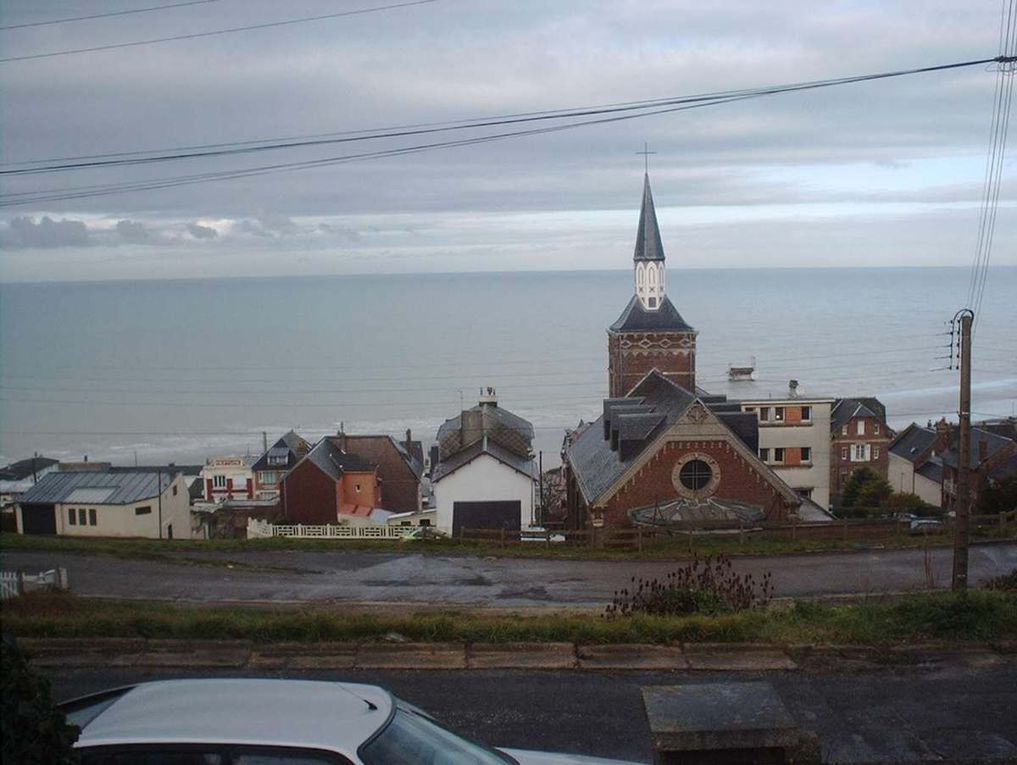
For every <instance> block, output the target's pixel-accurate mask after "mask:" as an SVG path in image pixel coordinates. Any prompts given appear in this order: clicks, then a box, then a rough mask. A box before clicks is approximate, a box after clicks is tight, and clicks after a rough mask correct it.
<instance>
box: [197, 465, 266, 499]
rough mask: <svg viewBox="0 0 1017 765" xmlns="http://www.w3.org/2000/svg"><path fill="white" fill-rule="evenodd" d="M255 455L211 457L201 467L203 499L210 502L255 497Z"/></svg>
mask: <svg viewBox="0 0 1017 765" xmlns="http://www.w3.org/2000/svg"><path fill="white" fill-rule="evenodd" d="M256 462H257V459H256V458H253V457H210V458H209V459H207V460H205V464H204V466H203V467H202V468H201V499H202V501H203V502H205V503H208V504H215V503H218V502H228V501H233V500H253V499H254V498H255V488H254V470H253V469H252V468H253V466H254V464H255V463H256Z"/></svg>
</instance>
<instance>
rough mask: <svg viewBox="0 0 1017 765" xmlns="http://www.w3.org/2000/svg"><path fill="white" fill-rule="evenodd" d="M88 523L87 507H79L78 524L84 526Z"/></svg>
mask: <svg viewBox="0 0 1017 765" xmlns="http://www.w3.org/2000/svg"><path fill="white" fill-rule="evenodd" d="M86 523H87V521H86V520H85V508H83V507H79V508H78V525H79V526H84V525H85V524H86Z"/></svg>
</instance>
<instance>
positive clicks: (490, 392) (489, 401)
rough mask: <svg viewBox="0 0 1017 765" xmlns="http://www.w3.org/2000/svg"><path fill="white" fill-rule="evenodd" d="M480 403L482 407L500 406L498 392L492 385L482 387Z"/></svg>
mask: <svg viewBox="0 0 1017 765" xmlns="http://www.w3.org/2000/svg"><path fill="white" fill-rule="evenodd" d="M480 405H481V406H482V407H485V406H498V394H497V393H496V392H495V390H494V388H492V387H491V386H490V385H489V386H487V387H486V388H481V389H480Z"/></svg>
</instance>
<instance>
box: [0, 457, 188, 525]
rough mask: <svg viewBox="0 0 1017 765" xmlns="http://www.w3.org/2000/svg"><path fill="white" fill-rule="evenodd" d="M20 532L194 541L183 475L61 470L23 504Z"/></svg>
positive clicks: (23, 499)
mask: <svg viewBox="0 0 1017 765" xmlns="http://www.w3.org/2000/svg"><path fill="white" fill-rule="evenodd" d="M17 522H18V533H19V534H54V535H65V536H78V537H148V538H150V539H160V538H161V539H190V538H191V511H190V497H189V495H188V491H187V482H186V481H185V480H184V477H183V475H182V474H181V473H175V474H171V473H168V472H166V473H158V472H152V473H140V472H129V473H122V472H111V471H108V470H104V471H88V472H56V473H50V474H49V475H46V476H45V477H43V478H42V479H41V480H40V481H39V482H38V483H37V484H35V486H33V487H32V488H31V489H29V490H28V491H26V492H25V493H24V494H23V495H22V496H21V499H20V500H19V502H18V509H17Z"/></svg>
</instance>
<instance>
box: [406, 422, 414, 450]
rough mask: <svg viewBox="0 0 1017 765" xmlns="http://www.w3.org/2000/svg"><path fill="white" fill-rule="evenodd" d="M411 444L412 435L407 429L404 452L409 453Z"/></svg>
mask: <svg viewBox="0 0 1017 765" xmlns="http://www.w3.org/2000/svg"><path fill="white" fill-rule="evenodd" d="M412 444H413V434H412V433H411V432H410V429H409V428H406V451H409V450H410V448H411V446H412Z"/></svg>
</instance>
